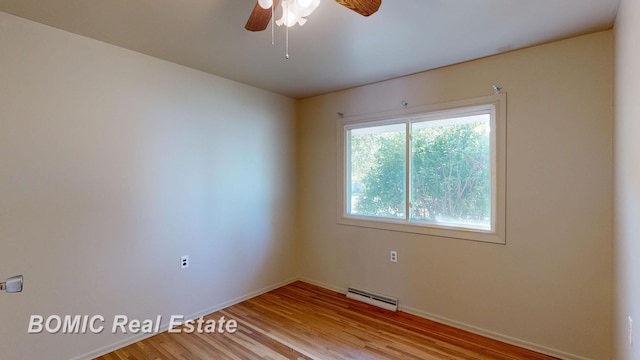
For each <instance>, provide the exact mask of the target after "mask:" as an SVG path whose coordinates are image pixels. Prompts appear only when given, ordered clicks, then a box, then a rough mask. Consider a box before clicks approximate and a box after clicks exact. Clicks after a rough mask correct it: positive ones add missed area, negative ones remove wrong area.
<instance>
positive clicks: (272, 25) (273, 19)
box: [271, 2, 276, 45]
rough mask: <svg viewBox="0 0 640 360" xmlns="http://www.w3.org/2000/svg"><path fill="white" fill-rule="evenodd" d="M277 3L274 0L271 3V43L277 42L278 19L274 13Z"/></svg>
mask: <svg viewBox="0 0 640 360" xmlns="http://www.w3.org/2000/svg"><path fill="white" fill-rule="evenodd" d="M275 5H276V3H275V2H273V3H271V45H273V44H275V43H276V41H275V35H274V28H275V27H276V19H275V18H274V17H273V16H274V15H275V14H274V10H273V8H275V7H276V6H275Z"/></svg>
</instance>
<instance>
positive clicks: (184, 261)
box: [180, 255, 189, 269]
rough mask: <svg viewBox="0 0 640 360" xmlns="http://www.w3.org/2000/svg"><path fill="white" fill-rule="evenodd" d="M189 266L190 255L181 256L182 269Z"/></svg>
mask: <svg viewBox="0 0 640 360" xmlns="http://www.w3.org/2000/svg"><path fill="white" fill-rule="evenodd" d="M187 267H189V256H188V255H184V256H181V257H180V269H184V268H187Z"/></svg>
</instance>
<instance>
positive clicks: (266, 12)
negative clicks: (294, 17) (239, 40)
mask: <svg viewBox="0 0 640 360" xmlns="http://www.w3.org/2000/svg"><path fill="white" fill-rule="evenodd" d="M279 2H280V0H273V8H274V9H275V8H276V7H278V3H279ZM269 21H271V8H269V9H263V8H262V7H261V6H260V5H259V4H258V2H257V1H256V6H254V7H253V11H252V12H251V15H249V20H247V24H246V25H245V26H244V28H245V29H247V30H249V31H262V30H265V29H266V28H267V26H269Z"/></svg>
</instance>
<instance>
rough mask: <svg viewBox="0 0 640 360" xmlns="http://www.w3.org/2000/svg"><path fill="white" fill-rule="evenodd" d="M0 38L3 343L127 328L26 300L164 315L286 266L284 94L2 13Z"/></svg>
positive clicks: (291, 111) (215, 299) (48, 351)
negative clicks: (69, 329) (58, 318)
mask: <svg viewBox="0 0 640 360" xmlns="http://www.w3.org/2000/svg"><path fill="white" fill-rule="evenodd" d="M0 49H2V50H1V51H0V277H3V278H6V277H8V276H11V275H16V274H19V273H22V274H24V276H25V281H26V282H25V290H24V292H23V293H22V294H19V295H8V294H5V295H1V297H2V299H0V300H1V301H0V314H1V318H2V319H1V321H0V358H2V359H5V360H23V359H52V360H55V359H70V358H72V357H76V356H81V355H83V354H88V355H90V354H97V353H99V352H100V350H99V349H102V350H106V349H107V348H104V347H109V346H113V345H114V344H115V345H118V344H122V343H121V341H127V339H129V340H131V339H130V338H128V337H129V336H131V335H128V336H123V335H118V336H114V335H111V334H109V333H108V331H105V333H103V334H102V335H44V334H41V335H27V325H28V320H29V316H30V315H31V314H42V315H45V316H46V315H51V314H58V315H65V314H89V315H94V314H100V315H103V316H105V317H106V318H107V321H106V324H107V325H110V323H111V322H112V320H113V316H114V315H115V314H123V315H128V316H130V317H132V318H136V319H140V320H143V319H147V318H153V319H155V317H156V315H163V316H164V317H165V320H166V321H168V316H169V315H170V314H183V315H185V316H194V315H200V314H202V313H208V312H210V311H211V310H212V309H216V308H218V307H220V306H222V305H225V304H228V303H229V302H233V301H234V300H237V299H238V298H241V297H243V296H247V295H250V294H252V293H254V292H256V291H260V290H263V289H265V288H268V287H271V286H274V285H278V284H281V283H283V282H285V281H288V280H290V279H292V278H294V277H295V276H296V269H295V264H294V263H293V262H292V261H291V259H293V258H295V256H293V254H292V253H291V252H292V249H293V248H294V243H293V241H294V238H293V236H292V235H293V232H292V231H291V230H292V229H293V225H292V221H291V219H292V217H291V208H292V207H293V206H294V198H293V197H294V194H292V192H291V188H292V187H293V186H295V168H294V166H295V161H294V159H295V140H294V135H295V105H294V101H293V100H291V99H289V98H286V97H282V96H279V95H274V94H272V93H268V92H265V91H261V90H257V89H255V88H251V87H248V86H245V85H241V84H238V83H235V82H231V81H228V80H224V79H222V78H219V77H215V76H211V75H208V74H204V73H201V72H198V71H194V70H191V69H187V68H184V67H181V66H177V65H174V64H170V63H167V62H164V61H161V60H158V59H154V58H151V57H148V56H144V55H141V54H138V53H134V52H130V51H126V50H123V49H120V48H116V47H113V46H110V45H107V44H104V43H100V42H97V41H94V40H90V39H87V38H83V37H79V36H76V35H72V34H70V33H66V32H62V31H59V30H56V29H53V28H50V27H46V26H43V25H40V24H36V23H33V22H30V21H26V20H23V19H19V18H17V17H14V16H10V15H7V14H5V13H0ZM185 254H187V255H189V256H190V258H191V265H190V267H189V268H188V269H186V270H180V269H179V266H178V264H179V257H180V256H181V255H185ZM96 349H98V350H97V352H96Z"/></svg>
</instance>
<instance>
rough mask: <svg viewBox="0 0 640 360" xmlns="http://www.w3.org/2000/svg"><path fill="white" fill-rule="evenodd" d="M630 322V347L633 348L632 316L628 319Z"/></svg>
mask: <svg viewBox="0 0 640 360" xmlns="http://www.w3.org/2000/svg"><path fill="white" fill-rule="evenodd" d="M627 319H628V320H629V328H628V329H629V331H628V333H629V345H631V346H633V319H632V318H631V316H629V317H628V318H627Z"/></svg>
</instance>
